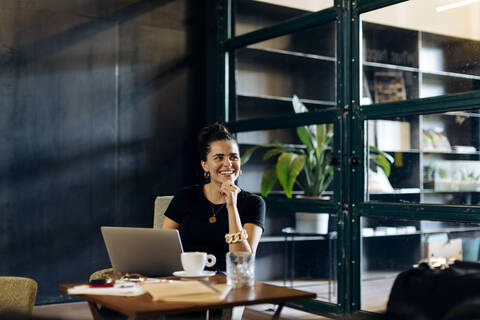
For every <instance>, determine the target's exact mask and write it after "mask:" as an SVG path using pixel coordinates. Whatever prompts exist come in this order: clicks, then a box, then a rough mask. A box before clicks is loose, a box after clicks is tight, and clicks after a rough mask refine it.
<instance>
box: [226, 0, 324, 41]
mask: <svg viewBox="0 0 480 320" xmlns="http://www.w3.org/2000/svg"><path fill="white" fill-rule="evenodd" d="M332 6H333V0H320V1H318V0H260V1H253V0H236V1H235V7H234V9H233V10H234V11H233V12H234V17H235V32H234V34H235V35H237V36H238V35H241V34H244V33H247V32H252V31H255V30H258V29H261V28H265V27H269V26H271V25H275V24H277V23H280V22H283V21H286V20H288V19H291V18H296V17H299V16H303V15H305V14H309V13H312V12H316V11H320V10H323V9H325V8H329V7H332Z"/></svg>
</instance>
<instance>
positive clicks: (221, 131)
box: [198, 122, 235, 161]
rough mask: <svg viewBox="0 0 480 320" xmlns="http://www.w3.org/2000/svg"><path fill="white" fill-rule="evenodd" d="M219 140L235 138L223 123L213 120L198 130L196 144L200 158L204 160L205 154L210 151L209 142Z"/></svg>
mask: <svg viewBox="0 0 480 320" xmlns="http://www.w3.org/2000/svg"><path fill="white" fill-rule="evenodd" d="M219 140H227V141H229V140H233V141H235V138H234V137H233V136H232V134H231V133H230V132H229V131H228V129H227V128H226V127H225V126H224V125H223V124H221V123H218V122H215V123H213V124H211V125H209V126H207V127H204V128H203V129H201V130H200V133H199V135H198V146H199V151H200V158H201V159H202V160H204V161H205V160H206V158H207V154H208V152H209V151H210V144H211V143H212V142H214V141H219Z"/></svg>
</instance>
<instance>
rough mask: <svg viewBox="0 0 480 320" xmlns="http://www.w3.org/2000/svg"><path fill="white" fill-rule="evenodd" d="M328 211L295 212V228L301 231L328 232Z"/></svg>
mask: <svg viewBox="0 0 480 320" xmlns="http://www.w3.org/2000/svg"><path fill="white" fill-rule="evenodd" d="M329 216H330V215H329V214H328V213H311V212H296V213H295V230H296V231H297V232H300V233H318V234H327V233H328V219H329Z"/></svg>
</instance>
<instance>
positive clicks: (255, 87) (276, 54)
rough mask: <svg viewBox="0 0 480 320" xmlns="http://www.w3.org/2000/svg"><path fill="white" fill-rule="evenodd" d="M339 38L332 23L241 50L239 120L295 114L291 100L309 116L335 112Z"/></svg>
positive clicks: (238, 58) (235, 107)
mask: <svg viewBox="0 0 480 320" xmlns="http://www.w3.org/2000/svg"><path fill="white" fill-rule="evenodd" d="M335 33H336V32H335V23H333V22H332V23H328V24H325V25H321V26H319V27H315V28H311V29H308V30H304V31H301V32H296V33H293V34H290V35H287V36H282V37H278V38H274V39H271V40H268V41H264V42H260V43H257V44H255V45H252V46H249V47H246V48H242V49H239V50H237V51H236V52H235V55H236V79H235V80H236V82H235V86H236V88H235V89H236V93H237V95H236V100H235V101H233V102H232V103H231V108H232V112H233V113H234V116H235V118H236V119H237V120H243V119H250V118H261V117H271V116H275V115H280V114H288V113H295V110H294V108H293V106H292V97H293V95H296V96H298V97H299V98H300V99H301V100H302V101H303V102H304V103H305V105H306V107H307V109H308V111H315V110H319V109H322V108H328V107H333V106H335V100H336V92H335V86H336V67H335V62H336V52H335V51H336V49H335V48H336V47H335V41H336V40H335V39H336V37H335ZM312 39H319V40H318V41H312Z"/></svg>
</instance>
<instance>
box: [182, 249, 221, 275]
mask: <svg viewBox="0 0 480 320" xmlns="http://www.w3.org/2000/svg"><path fill="white" fill-rule="evenodd" d="M181 260H182V266H183V270H184V271H185V272H186V273H188V274H193V275H195V274H201V273H202V272H203V269H205V266H207V267H213V265H215V262H217V259H216V258H215V256H214V255H213V254H207V253H206V252H183V253H182V254H181Z"/></svg>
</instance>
